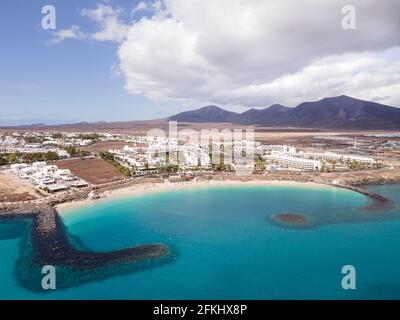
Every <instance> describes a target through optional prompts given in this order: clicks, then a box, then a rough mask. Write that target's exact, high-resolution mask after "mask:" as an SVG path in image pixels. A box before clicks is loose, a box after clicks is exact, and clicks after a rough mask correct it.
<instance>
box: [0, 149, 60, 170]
mask: <svg viewBox="0 0 400 320" xmlns="http://www.w3.org/2000/svg"><path fill="white" fill-rule="evenodd" d="M58 159H59V157H58V155H57V153H56V152H52V151H49V152H46V153H39V152H35V153H24V154H22V153H8V154H3V155H1V157H0V165H2V166H4V165H8V164H13V163H18V162H27V163H33V162H36V161H46V162H47V161H54V160H58Z"/></svg>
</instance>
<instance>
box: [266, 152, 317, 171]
mask: <svg viewBox="0 0 400 320" xmlns="http://www.w3.org/2000/svg"><path fill="white" fill-rule="evenodd" d="M265 159H266V160H270V161H272V162H274V163H277V164H279V165H280V166H282V167H286V168H291V169H298V170H307V171H313V170H320V169H321V167H322V166H321V161H319V160H310V159H304V158H298V157H293V156H289V155H282V154H271V155H267V156H265Z"/></svg>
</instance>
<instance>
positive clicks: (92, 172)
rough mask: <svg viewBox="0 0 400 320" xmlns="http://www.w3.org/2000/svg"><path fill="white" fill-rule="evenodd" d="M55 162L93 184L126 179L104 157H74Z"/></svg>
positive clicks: (61, 167)
mask: <svg viewBox="0 0 400 320" xmlns="http://www.w3.org/2000/svg"><path fill="white" fill-rule="evenodd" d="M54 164H55V165H57V166H58V167H59V168H60V169H69V170H70V171H71V172H72V173H73V174H74V175H76V176H78V177H80V178H82V179H83V180H85V181H87V182H90V183H93V184H102V183H108V182H112V181H117V180H122V179H125V177H124V176H123V175H122V174H121V173H120V172H119V171H118V170H117V169H116V168H115V167H114V166H113V165H111V164H109V163H108V162H107V161H104V160H102V159H73V160H64V161H56V162H55V163H54Z"/></svg>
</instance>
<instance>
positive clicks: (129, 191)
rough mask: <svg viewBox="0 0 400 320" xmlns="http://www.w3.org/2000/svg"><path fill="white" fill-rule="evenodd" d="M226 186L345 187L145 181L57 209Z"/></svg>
mask: <svg viewBox="0 0 400 320" xmlns="http://www.w3.org/2000/svg"><path fill="white" fill-rule="evenodd" d="M226 186H232V187H234V186H238V187H241V186H249V187H252V186H289V187H290V186H292V187H302V188H314V189H315V188H317V189H321V188H325V189H343V188H341V187H340V186H334V185H328V184H324V183H317V182H309V181H307V182H300V181H290V180H249V181H242V180H200V181H190V182H164V183H143V184H138V185H134V186H130V187H124V188H120V189H114V190H110V191H109V190H107V191H104V192H103V193H102V194H101V197H100V198H99V199H84V200H77V201H70V202H64V203H61V204H57V205H56V206H55V209H56V210H57V212H58V213H59V214H61V215H63V214H68V210H69V209H77V208H80V207H85V206H90V205H95V204H96V203H98V202H99V201H102V200H107V199H117V198H125V197H136V196H143V195H147V194H152V193H158V192H170V191H179V190H188V189H198V188H208V187H226Z"/></svg>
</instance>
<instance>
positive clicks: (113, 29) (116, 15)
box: [81, 3, 129, 42]
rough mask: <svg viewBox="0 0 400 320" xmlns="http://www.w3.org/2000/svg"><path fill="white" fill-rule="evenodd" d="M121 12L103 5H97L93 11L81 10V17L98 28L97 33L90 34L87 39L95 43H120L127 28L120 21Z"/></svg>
mask: <svg viewBox="0 0 400 320" xmlns="http://www.w3.org/2000/svg"><path fill="white" fill-rule="evenodd" d="M122 12H123V11H122V9H115V8H113V7H112V6H110V5H105V4H103V3H99V4H97V6H96V8H95V9H83V10H82V11H81V15H82V16H84V17H88V18H89V19H90V20H92V21H93V22H95V23H96V24H97V25H98V28H99V31H97V32H94V33H91V34H90V35H89V37H90V38H92V39H93V40H97V41H115V42H120V41H122V40H123V39H124V38H125V36H126V34H127V32H128V28H129V27H128V25H126V24H124V23H123V21H121V19H120V16H121V14H122Z"/></svg>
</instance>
